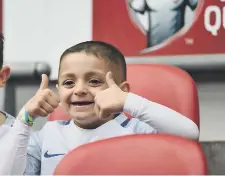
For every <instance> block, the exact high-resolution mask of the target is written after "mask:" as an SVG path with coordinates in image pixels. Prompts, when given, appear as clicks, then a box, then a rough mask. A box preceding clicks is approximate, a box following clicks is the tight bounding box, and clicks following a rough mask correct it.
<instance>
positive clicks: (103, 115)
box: [99, 109, 111, 120]
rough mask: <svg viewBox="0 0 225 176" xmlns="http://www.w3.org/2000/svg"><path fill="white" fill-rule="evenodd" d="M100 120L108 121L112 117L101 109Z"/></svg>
mask: <svg viewBox="0 0 225 176" xmlns="http://www.w3.org/2000/svg"><path fill="white" fill-rule="evenodd" d="M99 118H100V119H102V120H108V119H109V118H111V117H110V114H109V113H107V111H105V110H101V109H100V112H99Z"/></svg>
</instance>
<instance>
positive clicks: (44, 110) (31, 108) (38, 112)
mask: <svg viewBox="0 0 225 176" xmlns="http://www.w3.org/2000/svg"><path fill="white" fill-rule="evenodd" d="M58 105H59V98H58V96H57V95H56V94H55V93H54V92H53V91H52V90H50V89H49V88H48V76H47V75H45V74H43V75H42V81H41V84H40V88H39V90H38V91H37V92H36V94H35V96H34V97H33V98H31V99H30V100H29V101H28V102H27V103H26V105H25V106H24V108H25V110H26V111H27V112H28V114H29V115H30V116H32V117H37V116H41V117H46V116H48V114H50V113H52V112H53V111H54V110H55V108H57V107H58Z"/></svg>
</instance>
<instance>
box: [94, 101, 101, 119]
mask: <svg viewBox="0 0 225 176" xmlns="http://www.w3.org/2000/svg"><path fill="white" fill-rule="evenodd" d="M94 111H95V115H96V116H97V117H98V118H99V111H100V108H99V106H98V104H97V103H95V107H94Z"/></svg>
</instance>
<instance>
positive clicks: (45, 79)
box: [40, 74, 48, 90]
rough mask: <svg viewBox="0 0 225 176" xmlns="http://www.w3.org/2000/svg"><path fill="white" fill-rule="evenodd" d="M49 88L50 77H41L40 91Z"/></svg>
mask: <svg viewBox="0 0 225 176" xmlns="http://www.w3.org/2000/svg"><path fill="white" fill-rule="evenodd" d="M47 88H48V76H47V75H46V74H42V75H41V85H40V90H44V89H47Z"/></svg>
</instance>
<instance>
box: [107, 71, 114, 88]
mask: <svg viewBox="0 0 225 176" xmlns="http://www.w3.org/2000/svg"><path fill="white" fill-rule="evenodd" d="M106 83H107V84H108V86H109V87H111V86H113V85H116V83H115V81H114V79H113V75H112V72H108V73H107V74H106Z"/></svg>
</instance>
